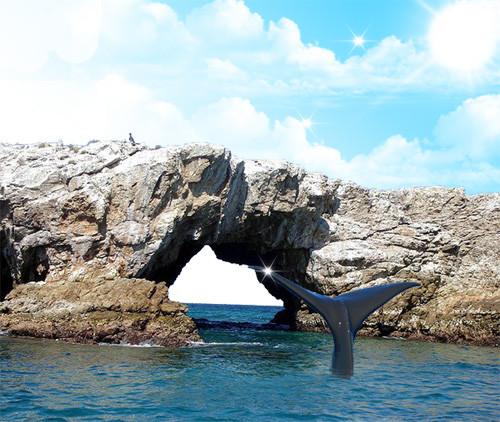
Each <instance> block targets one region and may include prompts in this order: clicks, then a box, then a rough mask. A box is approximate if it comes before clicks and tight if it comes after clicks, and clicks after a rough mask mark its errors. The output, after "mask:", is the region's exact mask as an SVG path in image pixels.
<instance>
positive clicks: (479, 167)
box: [191, 96, 500, 193]
mask: <svg viewBox="0 0 500 422" xmlns="http://www.w3.org/2000/svg"><path fill="white" fill-rule="evenodd" d="M498 101H499V99H498V96H484V97H478V98H476V99H470V100H467V101H465V102H464V104H463V105H461V106H459V107H458V108H457V109H456V110H455V111H453V112H451V113H449V114H447V115H445V116H443V117H442V118H441V119H440V120H439V122H438V124H437V127H436V133H437V134H438V136H439V140H440V142H441V144H440V147H439V148H435V147H434V148H429V145H432V144H431V143H430V142H429V141H425V140H424V141H421V140H419V139H414V140H408V139H406V138H405V137H403V136H402V135H394V136H391V137H390V138H388V139H387V140H385V141H383V142H382V143H381V144H380V145H378V146H377V147H375V148H373V149H372V150H371V151H370V152H369V153H367V154H360V155H357V156H355V157H353V158H352V159H350V160H346V159H345V158H343V157H342V154H341V152H340V151H338V150H337V149H335V148H331V147H329V146H327V145H324V144H321V143H319V142H312V141H311V140H310V139H311V138H313V135H312V133H311V132H310V130H309V129H308V128H307V127H306V126H305V125H304V123H303V122H301V121H299V120H298V119H295V118H293V117H290V116H288V117H286V118H285V119H283V120H282V121H279V120H276V121H274V122H272V121H271V120H270V119H269V118H268V116H266V115H265V114H264V113H262V112H260V111H258V110H256V109H255V108H254V106H253V105H252V104H251V103H250V101H248V100H244V99H241V98H225V99H223V100H221V101H218V102H216V103H214V104H211V105H210V106H207V107H203V108H200V109H199V110H198V111H197V112H196V113H195V114H194V115H193V117H192V119H191V124H192V126H193V128H194V130H195V131H196V132H197V133H198V134H200V135H201V137H202V139H206V140H208V141H210V142H213V143H218V144H223V145H224V146H226V147H227V148H229V149H230V150H231V151H232V152H233V153H234V154H236V155H238V156H241V157H242V158H268V159H286V160H287V161H290V162H292V163H295V164H299V165H301V166H303V167H304V168H306V169H307V170H308V171H318V172H322V173H324V174H326V175H327V176H329V177H331V178H340V179H344V180H351V181H354V182H356V183H358V184H361V185H362V186H364V187H369V188H379V189H394V188H401V187H411V186H434V185H442V186H448V187H453V186H455V187H456V186H464V187H466V188H467V191H468V192H469V193H475V192H481V191H495V190H499V189H500V182H499V180H500V178H499V177H500V169H499V160H498V154H497V156H496V157H497V158H496V161H495V160H493V159H490V158H491V157H492V153H493V152H495V153H498V147H499V142H498V134H499V131H498V130H499V123H498V122H499V121H500V114H499V112H498V110H499V109H498ZM485 111H487V114H485ZM478 126H479V128H477V127H478ZM465 128H472V129H470V133H472V134H473V133H476V132H477V133H478V136H477V137H476V138H475V142H476V143H475V144H474V142H473V141H471V139H470V138H469V137H468V134H467V131H466V130H465ZM455 134H459V135H460V136H461V138H457V137H456V136H455ZM485 146H487V147H488V148H489V149H488V151H489V152H488V153H487V154H486V153H484V151H485V149H484V148H485ZM464 149H465V150H467V151H468V153H467V154H464V153H463V151H464ZM478 151H480V152H481V154H479V153H478Z"/></svg>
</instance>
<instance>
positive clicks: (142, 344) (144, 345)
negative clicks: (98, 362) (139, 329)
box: [97, 341, 163, 348]
mask: <svg viewBox="0 0 500 422" xmlns="http://www.w3.org/2000/svg"><path fill="white" fill-rule="evenodd" d="M97 345H98V346H118V347H142V348H149V347H163V346H160V345H159V344H153V343H151V342H148V341H144V342H142V343H139V344H131V343H97Z"/></svg>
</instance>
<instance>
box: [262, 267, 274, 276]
mask: <svg viewBox="0 0 500 422" xmlns="http://www.w3.org/2000/svg"><path fill="white" fill-rule="evenodd" d="M272 272H273V270H272V269H271V268H269V267H265V268H264V274H265V275H268V276H269V275H271V274H272Z"/></svg>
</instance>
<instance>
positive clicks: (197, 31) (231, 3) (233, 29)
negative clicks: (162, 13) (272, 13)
mask: <svg viewBox="0 0 500 422" xmlns="http://www.w3.org/2000/svg"><path fill="white" fill-rule="evenodd" d="M186 26H187V28H188V29H189V31H190V32H191V33H192V34H194V35H196V36H197V37H198V38H199V39H201V40H204V41H205V42H207V43H214V42H215V43H220V44H222V45H227V44H234V43H241V42H248V41H249V40H254V39H255V38H258V37H260V36H262V35H263V26H264V21H263V19H262V18H261V17H260V16H259V15H258V14H257V13H252V12H250V9H248V7H247V6H246V5H245V3H244V2H243V1H241V0H215V1H213V2H212V3H208V4H206V5H204V6H202V7H200V8H196V9H194V10H193V11H192V12H191V13H190V14H189V15H188V17H187V19H186Z"/></svg>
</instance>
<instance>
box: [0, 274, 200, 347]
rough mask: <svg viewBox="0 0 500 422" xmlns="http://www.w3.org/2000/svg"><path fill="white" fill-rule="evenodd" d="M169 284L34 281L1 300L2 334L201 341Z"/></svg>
mask: <svg viewBox="0 0 500 422" xmlns="http://www.w3.org/2000/svg"><path fill="white" fill-rule="evenodd" d="M186 311H187V307H186V306H185V305H182V304H180V303H177V302H172V301H169V300H168V288H167V286H166V285H165V283H154V282H151V281H147V280H139V279H120V278H119V279H114V280H112V282H111V283H110V280H97V281H96V280H85V281H77V282H75V281H73V282H71V283H68V282H52V283H45V282H38V283H37V282H33V283H28V284H23V285H20V286H19V287H17V288H16V289H14V290H13V291H12V292H11V294H10V295H9V297H8V300H6V301H4V302H0V330H2V331H7V332H8V333H9V334H12V335H15V336H30V337H39V338H49V339H58V340H64V341H72V342H78V343H111V344H133V345H138V344H144V343H146V344H151V345H158V346H168V347H183V346H187V345H188V344H189V343H190V342H200V341H202V340H201V338H200V337H199V335H198V331H197V328H196V325H195V324H194V322H193V320H192V319H191V318H189V317H188V316H187V315H186Z"/></svg>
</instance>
